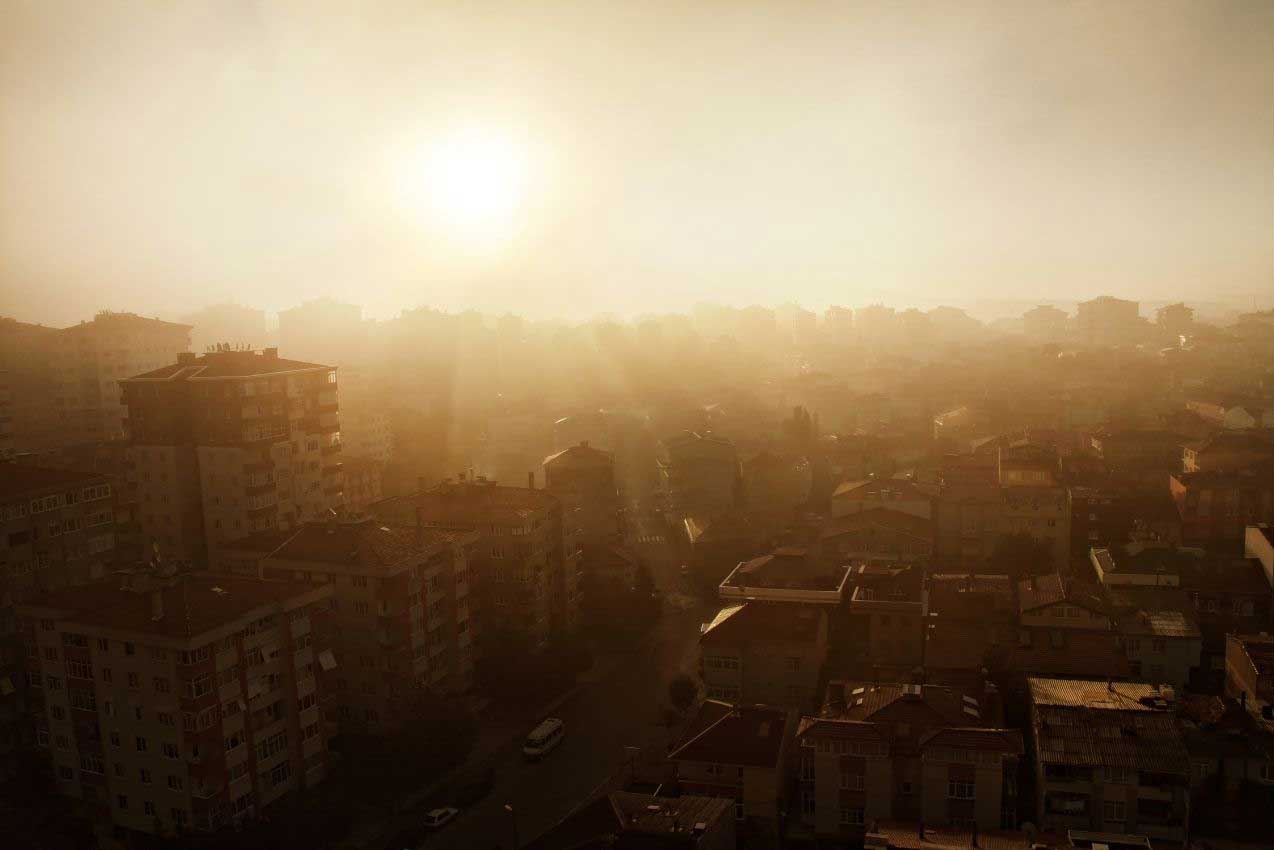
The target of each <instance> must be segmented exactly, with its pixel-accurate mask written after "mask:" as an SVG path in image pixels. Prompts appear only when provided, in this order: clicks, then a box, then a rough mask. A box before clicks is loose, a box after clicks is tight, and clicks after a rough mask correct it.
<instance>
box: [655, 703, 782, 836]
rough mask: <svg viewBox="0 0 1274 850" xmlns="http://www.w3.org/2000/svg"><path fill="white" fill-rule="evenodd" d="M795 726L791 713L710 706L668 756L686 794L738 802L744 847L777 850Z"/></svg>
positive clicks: (741, 706)
mask: <svg viewBox="0 0 1274 850" xmlns="http://www.w3.org/2000/svg"><path fill="white" fill-rule="evenodd" d="M797 720H798V715H797V714H796V713H795V712H793V711H789V710H787V709H782V708H773V707H769V706H764V705H744V704H731V703H728V702H721V701H718V700H706V701H705V702H704V703H703V704H702V705H700V706H699V709H698V711H697V712H696V714H695V716H694V718H692V719H691V721H690V723H689V725H688V727H687V729H686V732H685V734H683V735H682V736H681V738H680V740H679V741H678V743H677V744H676V745H675V746H674V747H673V749H672V751H671V752H670V753H669V754H668V758H669V759H670V760H671V761H672V762H673V763H674V764H676V766H677V785H678V787H679V788H680V789H681V793H682V794H690V795H695V796H702V797H725V798H730V799H733V800H734V815H735V819H736V820H737V821H738V834H739V841H740V845H741V846H753V845H755V846H757V847H773V846H774V843H775V841H776V840H777V838H778V836H779V834H780V828H781V825H782V823H783V820H784V818H785V817H787V816H788V798H787V792H788V782H789V778H790V776H791V769H792V759H793V757H794V756H793V753H792V743H793V738H794V735H795V732H796V724H797ZM767 842H768V843H767Z"/></svg>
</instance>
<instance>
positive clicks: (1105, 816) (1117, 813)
mask: <svg viewBox="0 0 1274 850" xmlns="http://www.w3.org/2000/svg"><path fill="white" fill-rule="evenodd" d="M1127 809H1128V805H1127V803H1125V802H1124V801H1123V800H1103V801H1102V804H1101V817H1102V820H1104V821H1105V822H1106V823H1123V822H1124V821H1125V820H1127V814H1126V813H1127Z"/></svg>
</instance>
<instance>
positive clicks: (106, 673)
mask: <svg viewBox="0 0 1274 850" xmlns="http://www.w3.org/2000/svg"><path fill="white" fill-rule="evenodd" d="M102 681H103V682H105V683H106V684H108V685H109V684H111V683H112V682H114V681H115V674H114V673H112V672H111V668H109V667H103V668H102Z"/></svg>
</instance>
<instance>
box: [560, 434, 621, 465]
mask: <svg viewBox="0 0 1274 850" xmlns="http://www.w3.org/2000/svg"><path fill="white" fill-rule="evenodd" d="M564 459H570V460H586V461H595V462H605V463H611V462H613V461H614V460H615V455H614V454H612V453H611V452H606V451H602V450H601V449H595V448H593V447H592V446H590V445H589V444H588V441H587V440H585V441H584V442H582V443H580V444H579V445H575V446H570V447H569V448H565V449H562V450H561V451H560V452H556V453H554V454H551V455H549V456H548V457H546V458H544V462H543V465H544V466H548V465H549V464H550V463H553V462H554V461H557V460H564Z"/></svg>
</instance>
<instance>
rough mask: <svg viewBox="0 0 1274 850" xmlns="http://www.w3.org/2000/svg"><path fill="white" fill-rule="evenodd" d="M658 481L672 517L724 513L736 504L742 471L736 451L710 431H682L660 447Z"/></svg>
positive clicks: (725, 440)
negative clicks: (721, 511) (723, 511)
mask: <svg viewBox="0 0 1274 850" xmlns="http://www.w3.org/2000/svg"><path fill="white" fill-rule="evenodd" d="M658 463H659V479H660V486H661V489H662V491H663V494H664V497H665V499H666V500H667V504H668V508H669V510H671V511H672V512H673V514H674V515H675V516H689V515H692V514H696V513H711V512H713V511H720V510H726V509H729V508H731V507H733V506H734V505H736V504H737V503H738V499H739V495H740V491H741V489H742V469H741V467H740V466H739V455H738V451H737V450H736V449H735V447H734V443H732V442H731V441H730V440H729V439H727V438H726V437H723V436H721V435H719V434H714V433H713V432H711V431H705V432H703V433H699V432H697V431H682V432H681V433H680V434H677V435H675V436H673V437H669V438H667V439H665V440H663V441H662V442H661V443H660V445H659V462H658Z"/></svg>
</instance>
